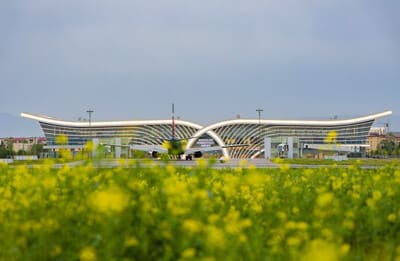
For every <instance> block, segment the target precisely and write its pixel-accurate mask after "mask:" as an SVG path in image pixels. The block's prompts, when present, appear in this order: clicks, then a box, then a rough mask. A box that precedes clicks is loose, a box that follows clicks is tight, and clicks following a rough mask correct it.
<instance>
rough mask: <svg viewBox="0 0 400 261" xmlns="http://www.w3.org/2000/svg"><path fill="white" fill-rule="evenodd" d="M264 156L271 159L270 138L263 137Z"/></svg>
mask: <svg viewBox="0 0 400 261" xmlns="http://www.w3.org/2000/svg"><path fill="white" fill-rule="evenodd" d="M264 156H265V158H266V159H271V138H270V137H265V138H264Z"/></svg>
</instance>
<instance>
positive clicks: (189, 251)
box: [181, 248, 196, 258]
mask: <svg viewBox="0 0 400 261" xmlns="http://www.w3.org/2000/svg"><path fill="white" fill-rule="evenodd" d="M195 255H196V249H194V248H187V249H185V250H184V251H183V252H182V254H181V257H182V258H193V257H194V256H195Z"/></svg>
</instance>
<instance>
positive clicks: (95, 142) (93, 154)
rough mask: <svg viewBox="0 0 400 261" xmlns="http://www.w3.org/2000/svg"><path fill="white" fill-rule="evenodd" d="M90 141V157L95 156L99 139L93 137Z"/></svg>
mask: <svg viewBox="0 0 400 261" xmlns="http://www.w3.org/2000/svg"><path fill="white" fill-rule="evenodd" d="M92 143H93V151H92V157H93V158H95V157H96V156H97V147H98V146H99V139H98V138H93V139H92Z"/></svg>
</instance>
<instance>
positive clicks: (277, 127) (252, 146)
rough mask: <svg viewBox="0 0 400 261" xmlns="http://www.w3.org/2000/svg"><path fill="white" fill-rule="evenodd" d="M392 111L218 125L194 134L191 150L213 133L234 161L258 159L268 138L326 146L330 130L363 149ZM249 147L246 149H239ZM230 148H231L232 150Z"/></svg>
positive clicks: (345, 142) (344, 142)
mask: <svg viewBox="0 0 400 261" xmlns="http://www.w3.org/2000/svg"><path fill="white" fill-rule="evenodd" d="M391 114H392V112H391V111H385V112H382V113H377V114H372V115H368V116H365V117H359V118H354V119H346V120H322V121H310V120H308V121H301V120H258V119H235V120H228V121H222V122H217V123H215V124H212V125H209V126H207V127H205V128H203V129H201V130H199V131H198V132H196V133H195V134H194V137H195V138H193V139H191V140H190V141H189V143H188V144H187V149H189V148H191V147H192V146H193V145H194V144H195V142H196V138H198V137H201V136H202V135H203V134H205V133H207V132H209V131H212V132H214V133H215V134H216V135H218V136H219V138H220V139H221V141H222V142H223V145H222V146H226V148H225V150H227V153H224V154H227V155H228V157H230V158H254V157H255V156H257V155H259V154H260V153H261V152H262V151H263V150H264V138H265V137H272V138H273V137H297V138H298V139H299V142H300V143H302V144H324V143H325V141H324V140H325V138H326V137H327V135H328V133H329V132H330V131H335V133H336V134H337V137H336V142H337V144H339V145H354V146H362V145H365V144H366V139H367V136H368V132H369V130H370V128H371V126H372V124H373V122H374V120H376V119H378V118H381V117H385V116H389V115H391ZM235 145H245V146H235ZM229 146H230V147H229Z"/></svg>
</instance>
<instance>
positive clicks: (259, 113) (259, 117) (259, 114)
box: [256, 108, 264, 123]
mask: <svg viewBox="0 0 400 261" xmlns="http://www.w3.org/2000/svg"><path fill="white" fill-rule="evenodd" d="M263 111H264V110H263V109H260V108H258V109H257V110H256V112H258V123H261V112H263Z"/></svg>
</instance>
